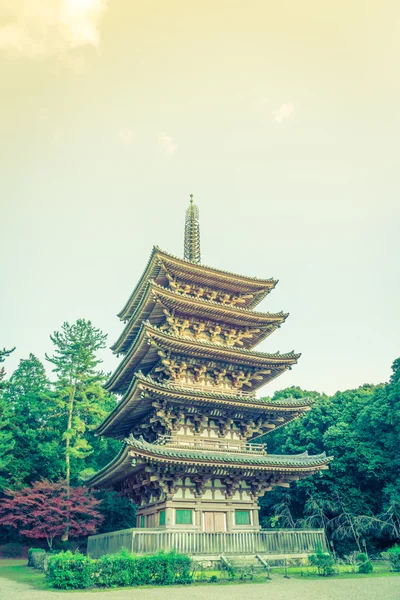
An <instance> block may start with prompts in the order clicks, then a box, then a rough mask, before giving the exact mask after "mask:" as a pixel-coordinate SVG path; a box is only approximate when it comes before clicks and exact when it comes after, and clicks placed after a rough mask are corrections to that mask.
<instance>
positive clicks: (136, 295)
mask: <svg viewBox="0 0 400 600" xmlns="http://www.w3.org/2000/svg"><path fill="white" fill-rule="evenodd" d="M161 269H166V270H167V272H168V273H170V274H172V275H176V276H178V278H179V277H181V278H182V279H184V280H185V281H187V282H191V281H192V282H196V283H198V284H199V285H204V286H206V287H210V288H217V289H221V290H223V291H226V292H228V293H229V292H235V293H243V294H247V293H251V294H253V298H251V299H250V300H249V302H248V304H247V306H248V308H253V307H254V306H256V305H257V304H258V303H259V302H261V300H262V299H263V298H265V296H266V295H267V294H268V293H269V292H270V291H271V290H272V289H273V288H274V287H275V286H276V284H277V283H278V282H277V280H275V279H257V278H256V277H246V276H244V275H238V274H236V273H230V272H229V271H222V270H220V269H215V268H214V267H209V266H207V265H201V264H197V263H193V262H190V261H187V260H185V259H183V258H178V257H177V256H173V255H172V254H169V253H168V252H165V251H163V250H161V249H160V248H158V247H157V246H155V247H154V248H153V250H152V252H151V254H150V258H149V260H148V263H147V265H146V268H145V270H144V272H143V274H142V276H141V278H140V279H139V282H138V284H137V285H136V287H135V289H134V290H133V292H132V294H131V295H130V297H129V299H128V301H127V303H126V304H125V306H124V307H123V309H122V310H121V311H120V312H119V313H118V317H119V318H120V319H122V320H126V319H128V318H130V317H131V315H132V314H133V312H134V311H135V310H136V307H137V305H138V303H139V302H140V301H141V299H142V296H143V294H144V287H145V285H146V283H147V281H148V280H149V279H156V278H157V276H158V275H159V274H160V271H161Z"/></svg>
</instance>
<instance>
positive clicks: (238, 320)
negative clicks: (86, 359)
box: [111, 280, 289, 353]
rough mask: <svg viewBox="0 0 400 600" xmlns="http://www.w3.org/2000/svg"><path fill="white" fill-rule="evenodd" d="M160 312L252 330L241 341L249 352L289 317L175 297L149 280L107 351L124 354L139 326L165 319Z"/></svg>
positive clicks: (191, 297)
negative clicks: (121, 329) (127, 320)
mask: <svg viewBox="0 0 400 600" xmlns="http://www.w3.org/2000/svg"><path fill="white" fill-rule="evenodd" d="M164 309H169V310H171V311H175V312H176V313H177V314H181V315H184V316H188V317H190V316H196V317H199V318H203V319H212V320H215V321H219V322H223V323H227V324H228V325H232V326H238V327H249V328H251V327H253V328H254V327H256V328H258V329H260V331H259V332H258V333H257V334H255V335H254V337H253V338H252V339H244V340H243V345H244V347H246V348H252V347H254V346H255V345H256V344H258V343H260V342H261V341H262V340H263V339H265V338H266V337H267V336H268V335H270V334H271V333H272V332H273V331H275V329H276V328H277V327H279V326H280V325H281V323H283V322H284V321H285V320H286V318H287V317H288V316H289V313H284V312H280V313H269V312H268V313H260V312H254V311H253V310H251V309H248V308H242V307H238V306H229V305H224V304H221V303H220V302H215V301H214V300H206V299H203V298H195V297H194V296H190V295H188V294H185V293H183V292H182V293H178V292H175V291H173V290H171V289H168V288H165V287H163V286H161V285H159V284H157V283H156V282H155V281H154V280H150V281H148V282H147V284H146V285H145V287H144V290H143V294H142V297H141V300H140V302H139V303H138V304H137V306H136V309H135V311H134V313H133V314H132V316H131V317H130V319H129V322H128V323H127V325H126V327H125V328H124V330H123V332H122V333H121V335H120V336H119V338H118V340H117V341H116V342H115V344H114V345H113V346H111V350H113V351H114V352H116V353H120V352H126V351H127V349H128V348H129V346H130V344H131V343H132V340H133V339H134V338H135V336H136V335H137V333H138V331H139V329H140V326H141V323H142V321H144V320H149V321H150V322H151V323H152V324H153V325H159V324H160V323H161V322H162V320H163V319H164V318H165V314H164V312H163V311H164Z"/></svg>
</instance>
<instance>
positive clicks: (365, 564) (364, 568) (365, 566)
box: [358, 553, 374, 573]
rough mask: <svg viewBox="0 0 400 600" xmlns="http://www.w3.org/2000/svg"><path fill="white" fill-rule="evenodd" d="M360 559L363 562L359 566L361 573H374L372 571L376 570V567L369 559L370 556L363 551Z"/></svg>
mask: <svg viewBox="0 0 400 600" xmlns="http://www.w3.org/2000/svg"><path fill="white" fill-rule="evenodd" d="M358 560H359V561H360V563H361V564H360V565H359V566H358V572H359V573H372V571H373V570H374V567H373V565H372V562H371V561H370V560H369V559H368V556H367V555H366V554H362V553H361V554H359V555H358Z"/></svg>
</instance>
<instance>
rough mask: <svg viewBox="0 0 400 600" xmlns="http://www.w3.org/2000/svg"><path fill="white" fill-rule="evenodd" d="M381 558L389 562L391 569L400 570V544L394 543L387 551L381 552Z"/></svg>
mask: <svg viewBox="0 0 400 600" xmlns="http://www.w3.org/2000/svg"><path fill="white" fill-rule="evenodd" d="M382 556H383V558H386V559H387V560H388V561H389V562H390V568H391V570H392V571H400V546H399V545H398V544H395V545H394V546H392V547H391V548H389V550H388V551H387V552H382Z"/></svg>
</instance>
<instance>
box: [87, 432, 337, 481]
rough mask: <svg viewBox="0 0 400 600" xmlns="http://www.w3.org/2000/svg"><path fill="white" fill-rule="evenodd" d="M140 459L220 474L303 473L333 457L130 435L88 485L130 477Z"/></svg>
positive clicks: (327, 461)
mask: <svg viewBox="0 0 400 600" xmlns="http://www.w3.org/2000/svg"><path fill="white" fill-rule="evenodd" d="M137 459H141V460H142V461H144V462H152V463H160V464H163V465H165V464H168V463H170V464H175V465H182V467H183V466H185V467H190V466H194V467H197V468H202V467H206V468H207V467H212V468H213V471H214V473H215V474H216V475H217V476H218V472H219V470H221V469H222V470H224V471H228V472H229V471H235V470H236V471H237V470H238V471H241V472H243V470H245V472H246V475H248V476H250V475H253V474H254V475H257V473H259V474H260V473H265V472H268V473H269V472H271V473H274V472H278V473H285V474H293V475H300V476H301V475H302V474H303V475H310V474H312V473H316V472H318V471H320V470H322V469H327V468H328V464H329V462H330V461H331V460H332V457H327V456H326V454H325V452H323V453H321V454H317V455H314V456H309V455H308V453H307V452H303V453H302V454H294V455H291V456H290V455H286V454H281V455H277V454H264V455H262V454H252V453H247V454H246V453H243V454H241V453H238V452H227V451H217V450H215V451H214V450H213V451H209V450H195V449H193V450H192V449H186V448H171V447H169V446H162V445H159V444H150V443H148V442H146V441H144V440H143V439H141V440H138V439H136V438H134V437H133V436H130V437H129V438H128V439H126V440H125V445H124V446H123V447H122V448H121V451H120V452H119V454H118V455H117V456H116V457H115V459H114V460H113V461H111V462H110V463H109V464H108V465H106V466H105V467H104V468H103V469H101V470H100V471H99V472H98V473H96V474H95V475H93V476H92V477H91V478H90V479H89V480H88V481H87V482H86V485H89V486H99V487H102V486H103V487H105V486H111V485H113V484H115V483H117V482H118V481H120V480H121V479H125V478H127V477H129V476H130V475H132V474H133V473H134V472H135V471H137V470H141V469H142V465H141V464H138V462H137Z"/></svg>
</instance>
